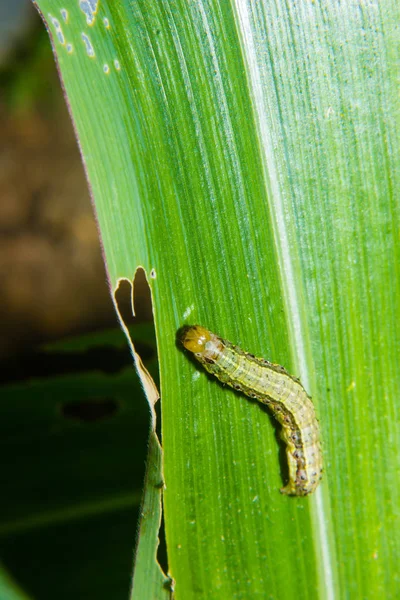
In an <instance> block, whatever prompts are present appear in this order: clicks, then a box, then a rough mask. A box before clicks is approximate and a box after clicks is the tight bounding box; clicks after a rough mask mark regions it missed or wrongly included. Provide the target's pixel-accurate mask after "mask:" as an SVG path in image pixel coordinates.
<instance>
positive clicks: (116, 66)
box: [114, 59, 155, 279]
mask: <svg viewBox="0 0 400 600" xmlns="http://www.w3.org/2000/svg"><path fill="white" fill-rule="evenodd" d="M114 67H115V68H116V69H117V71H120V69H121V65H120V63H119V60H117V59H115V60H114ZM153 271H154V269H153ZM153 271H152V272H153ZM152 272H151V273H152ZM151 273H150V277H151ZM154 279H155V277H154Z"/></svg>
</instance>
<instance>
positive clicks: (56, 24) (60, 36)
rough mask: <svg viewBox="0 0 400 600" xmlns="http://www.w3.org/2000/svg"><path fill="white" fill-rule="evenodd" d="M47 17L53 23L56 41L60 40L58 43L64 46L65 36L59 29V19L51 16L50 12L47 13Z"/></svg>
mask: <svg viewBox="0 0 400 600" xmlns="http://www.w3.org/2000/svg"><path fill="white" fill-rule="evenodd" d="M49 18H50V21H51V22H52V24H53V27H54V29H55V30H56V36H57V39H58V41H59V42H60V44H62V45H63V46H64V45H65V37H64V34H63V30H62V29H61V25H60V21H59V20H58V19H56V18H55V17H53V16H52V15H51V14H50V13H49Z"/></svg>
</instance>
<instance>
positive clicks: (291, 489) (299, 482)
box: [181, 325, 322, 496]
mask: <svg viewBox="0 0 400 600" xmlns="http://www.w3.org/2000/svg"><path fill="white" fill-rule="evenodd" d="M181 341H182V344H183V346H184V347H185V348H186V350H188V351H189V352H192V353H193V354H194V356H195V358H196V359H197V360H198V361H199V362H200V363H201V364H202V365H203V367H204V368H205V369H206V370H207V371H208V372H209V373H212V374H213V375H215V376H216V377H217V378H218V379H219V380H220V381H221V382H222V383H226V384H227V385H229V386H231V387H232V388H234V389H235V390H238V391H240V392H242V393H243V394H246V396H249V397H250V398H256V399H257V400H259V401H260V402H262V403H263V404H266V405H267V406H268V407H269V408H270V409H271V411H272V413H273V415H274V417H275V418H276V419H277V421H279V423H280V424H281V425H282V433H281V437H282V439H283V440H284V441H285V442H286V455H287V459H288V463H289V481H288V483H287V485H286V486H285V487H283V488H282V489H281V492H282V493H283V494H289V495H294V496H306V495H307V494H310V493H312V492H313V491H314V490H315V489H316V487H317V486H318V484H319V482H320V480H321V477H322V453H321V442H320V431H319V425H318V421H317V418H316V416H315V411H314V406H313V404H312V402H311V399H310V398H309V396H308V395H307V393H306V391H305V390H304V388H303V386H302V385H301V383H300V381H299V380H298V379H296V378H294V377H292V376H291V375H289V373H287V371H286V370H285V369H284V368H283V367H281V366H280V365H275V364H273V363H271V362H269V361H268V360H265V359H263V358H256V357H255V356H253V355H252V354H249V353H247V352H244V351H243V350H241V348H239V347H238V346H235V345H233V344H231V342H228V341H227V340H224V339H222V338H220V337H218V336H217V335H215V334H214V333H211V331H208V329H206V328H205V327H201V326H200V325H194V326H192V327H185V328H183V330H182V334H181Z"/></svg>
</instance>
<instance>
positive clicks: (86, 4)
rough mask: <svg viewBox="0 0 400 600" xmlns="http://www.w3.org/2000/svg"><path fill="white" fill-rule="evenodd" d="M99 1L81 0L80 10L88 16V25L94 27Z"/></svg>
mask: <svg viewBox="0 0 400 600" xmlns="http://www.w3.org/2000/svg"><path fill="white" fill-rule="evenodd" d="M98 5H99V0H79V8H80V9H81V11H82V12H83V13H84V15H85V16H86V23H87V24H88V25H93V23H94V22H95V18H96V13H97V8H98Z"/></svg>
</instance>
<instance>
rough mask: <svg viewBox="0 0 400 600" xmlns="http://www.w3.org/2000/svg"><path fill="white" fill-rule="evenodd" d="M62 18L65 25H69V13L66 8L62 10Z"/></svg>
mask: <svg viewBox="0 0 400 600" xmlns="http://www.w3.org/2000/svg"><path fill="white" fill-rule="evenodd" d="M60 13H61V16H62V18H63V21H64V23H68V11H67V9H66V8H61V9H60Z"/></svg>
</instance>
